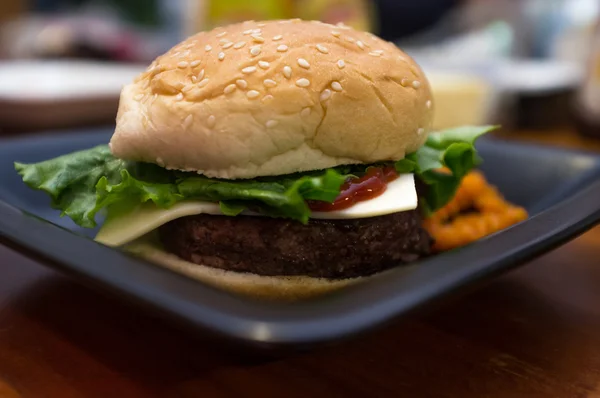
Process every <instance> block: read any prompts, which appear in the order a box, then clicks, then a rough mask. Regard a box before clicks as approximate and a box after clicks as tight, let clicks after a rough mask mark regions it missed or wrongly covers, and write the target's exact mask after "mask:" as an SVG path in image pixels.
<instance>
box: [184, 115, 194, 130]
mask: <svg viewBox="0 0 600 398" xmlns="http://www.w3.org/2000/svg"><path fill="white" fill-rule="evenodd" d="M193 120H194V116H193V115H192V114H189V115H187V116H186V117H185V119H183V127H186V128H187V127H189V126H190V124H192V121H193Z"/></svg>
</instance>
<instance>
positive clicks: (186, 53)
mask: <svg viewBox="0 0 600 398" xmlns="http://www.w3.org/2000/svg"><path fill="white" fill-rule="evenodd" d="M190 54H191V51H190V50H186V51H184V52H182V53H181V54H179V58H185V57H188V56H189V55H190Z"/></svg>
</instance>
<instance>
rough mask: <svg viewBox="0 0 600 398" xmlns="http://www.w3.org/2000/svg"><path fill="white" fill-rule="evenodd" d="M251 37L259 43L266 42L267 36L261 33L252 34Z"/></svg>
mask: <svg viewBox="0 0 600 398" xmlns="http://www.w3.org/2000/svg"><path fill="white" fill-rule="evenodd" d="M250 37H252V40H254V41H255V42H258V43H264V42H265V38H264V37H261V36H259V35H252V36H250Z"/></svg>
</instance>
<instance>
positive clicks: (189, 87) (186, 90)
mask: <svg viewBox="0 0 600 398" xmlns="http://www.w3.org/2000/svg"><path fill="white" fill-rule="evenodd" d="M193 88H194V86H193V85H191V84H188V85H187V86H185V87H184V88H182V89H181V92H182V93H187V92H188V91H190V90H191V89H193Z"/></svg>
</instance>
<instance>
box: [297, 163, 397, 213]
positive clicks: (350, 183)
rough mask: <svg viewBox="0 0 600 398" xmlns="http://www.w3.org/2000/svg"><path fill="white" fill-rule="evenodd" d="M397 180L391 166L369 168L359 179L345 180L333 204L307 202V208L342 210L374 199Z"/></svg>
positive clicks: (313, 209)
mask: <svg viewBox="0 0 600 398" xmlns="http://www.w3.org/2000/svg"><path fill="white" fill-rule="evenodd" d="M396 178H398V172H397V171H396V169H395V168H394V167H392V166H388V167H384V168H381V167H370V168H369V169H368V171H367V174H365V175H364V176H362V177H360V178H352V179H348V180H346V182H345V183H344V184H343V185H342V187H341V191H340V194H339V196H338V197H337V198H336V199H335V200H334V201H333V203H328V202H322V201H319V200H309V201H308V202H307V203H308V207H309V208H310V209H311V210H312V211H334V210H343V209H347V208H349V207H352V206H354V205H355V204H356V203H358V202H364V201H365V200H369V199H373V198H376V197H377V196H379V195H381V194H382V193H384V192H385V190H386V189H387V184H388V183H389V182H391V181H394V180H395V179H396Z"/></svg>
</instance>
